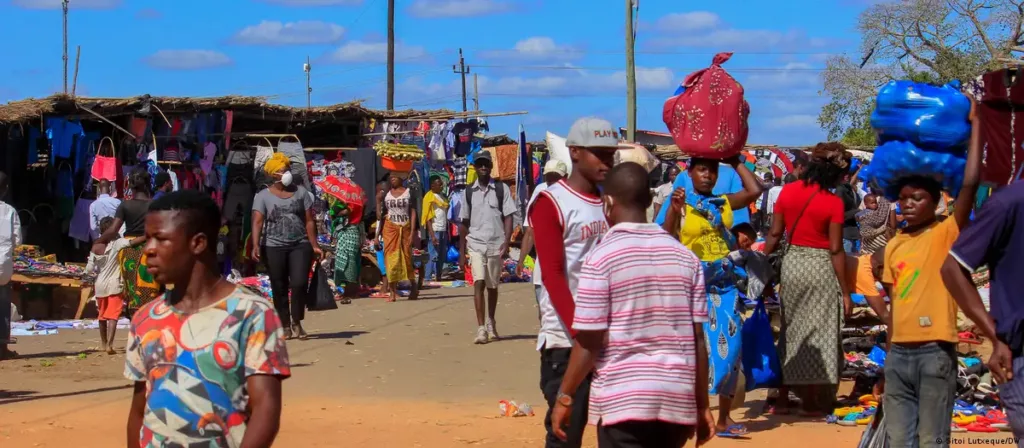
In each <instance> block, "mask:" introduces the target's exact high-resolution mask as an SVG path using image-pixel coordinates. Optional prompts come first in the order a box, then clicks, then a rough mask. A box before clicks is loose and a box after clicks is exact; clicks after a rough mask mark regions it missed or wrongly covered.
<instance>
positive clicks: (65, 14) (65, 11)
mask: <svg viewBox="0 0 1024 448" xmlns="http://www.w3.org/2000/svg"><path fill="white" fill-rule="evenodd" d="M60 5H61V9H63V10H64V94H65V95H67V94H68V0H63V1H62V2H61V4H60Z"/></svg>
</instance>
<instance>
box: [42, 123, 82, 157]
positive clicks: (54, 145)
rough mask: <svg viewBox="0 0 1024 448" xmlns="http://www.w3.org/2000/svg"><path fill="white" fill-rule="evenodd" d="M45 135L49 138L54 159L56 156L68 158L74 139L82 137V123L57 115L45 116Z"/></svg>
mask: <svg viewBox="0 0 1024 448" xmlns="http://www.w3.org/2000/svg"><path fill="white" fill-rule="evenodd" d="M46 137H47V138H48V139H49V140H50V149H51V151H52V155H53V158H54V159H56V158H57V157H60V158H62V159H70V158H71V149H72V147H73V146H74V144H75V139H76V138H84V137H85V130H84V129H82V123H80V122H78V121H73V120H68V119H66V118H59V117H53V118H47V119H46Z"/></svg>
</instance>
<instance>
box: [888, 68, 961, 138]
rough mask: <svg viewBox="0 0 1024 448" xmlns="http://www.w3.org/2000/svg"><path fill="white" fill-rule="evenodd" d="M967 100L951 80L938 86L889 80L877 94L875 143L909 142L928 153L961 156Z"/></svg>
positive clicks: (956, 82)
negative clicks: (934, 152)
mask: <svg viewBox="0 0 1024 448" xmlns="http://www.w3.org/2000/svg"><path fill="white" fill-rule="evenodd" d="M970 112H971V101H970V100H969V99H967V97H966V96H964V94H963V93H961V92H960V83H959V82H958V81H953V82H951V83H949V84H946V85H944V86H941V87H938V86H933V85H930V84H923V83H917V82H913V81H890V82H889V83H888V84H886V85H885V86H883V87H882V89H881V90H879V92H878V98H877V102H876V104H875V111H874V112H873V113H872V114H871V127H872V128H874V129H875V131H877V132H878V142H879V143H887V142H892V141H904V142H911V143H913V144H914V145H916V146H917V147H919V148H922V149H926V150H929V151H942V152H952V153H963V152H965V150H966V149H967V146H966V144H967V140H968V139H970V137H971V124H970V122H968V121H967V120H968V115H969V114H970Z"/></svg>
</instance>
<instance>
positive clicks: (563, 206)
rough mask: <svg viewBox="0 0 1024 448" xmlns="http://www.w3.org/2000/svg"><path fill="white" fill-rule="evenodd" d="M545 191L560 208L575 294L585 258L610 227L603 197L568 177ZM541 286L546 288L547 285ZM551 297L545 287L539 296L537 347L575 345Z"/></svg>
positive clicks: (569, 277)
mask: <svg viewBox="0 0 1024 448" xmlns="http://www.w3.org/2000/svg"><path fill="white" fill-rule="evenodd" d="M541 194H542V195H546V196H548V197H549V198H551V199H553V200H554V203H555V206H556V208H558V212H559V217H560V221H561V222H560V223H561V224H562V229H563V232H562V241H563V242H564V244H565V271H566V279H567V280H568V282H569V291H570V292H572V294H573V298H575V295H576V287H577V286H578V285H579V275H580V269H581V268H582V267H583V259H584V258H586V256H587V254H588V253H590V250H591V249H593V248H594V246H596V245H597V242H598V241H599V240H600V238H601V236H602V235H604V233H605V232H607V231H608V221H607V220H605V217H604V207H603V206H602V204H601V200H600V199H591V198H588V197H585V196H583V195H582V194H580V193H578V192H576V191H575V190H573V189H572V188H570V187H569V185H567V184H566V183H565V181H564V180H563V181H559V182H558V183H556V184H554V185H552V186H550V187H548V189H547V190H545V191H544V192H542V193H541ZM541 288H542V289H543V288H544V287H543V285H542V286H541ZM549 297H550V296H549V295H548V294H547V291H542V293H541V294H539V297H538V301H539V303H538V305H539V306H540V309H541V323H540V335H539V337H538V341H537V348H538V349H540V348H544V347H545V346H546V347H547V348H568V347H572V342H571V340H570V339H569V335H568V333H567V332H566V329H565V326H564V325H563V323H562V320H561V319H560V318H559V317H558V313H557V312H556V311H555V307H554V306H553V305H551V301H550V298H549Z"/></svg>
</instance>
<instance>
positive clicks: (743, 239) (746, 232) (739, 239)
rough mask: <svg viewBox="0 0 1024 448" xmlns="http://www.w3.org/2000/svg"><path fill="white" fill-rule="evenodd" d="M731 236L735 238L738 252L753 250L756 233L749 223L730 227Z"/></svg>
mask: <svg viewBox="0 0 1024 448" xmlns="http://www.w3.org/2000/svg"><path fill="white" fill-rule="evenodd" d="M732 234H733V235H734V236H735V237H736V245H737V246H738V247H739V249H740V250H753V249H752V248H753V246H754V243H756V242H757V232H756V231H754V226H752V225H750V223H746V222H741V223H739V224H736V225H735V226H732Z"/></svg>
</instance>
